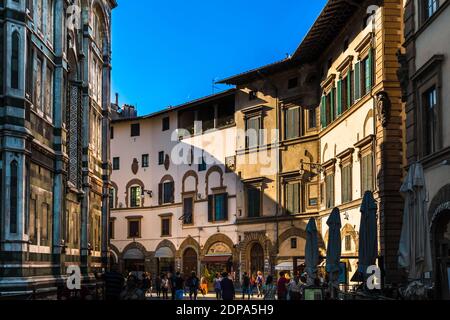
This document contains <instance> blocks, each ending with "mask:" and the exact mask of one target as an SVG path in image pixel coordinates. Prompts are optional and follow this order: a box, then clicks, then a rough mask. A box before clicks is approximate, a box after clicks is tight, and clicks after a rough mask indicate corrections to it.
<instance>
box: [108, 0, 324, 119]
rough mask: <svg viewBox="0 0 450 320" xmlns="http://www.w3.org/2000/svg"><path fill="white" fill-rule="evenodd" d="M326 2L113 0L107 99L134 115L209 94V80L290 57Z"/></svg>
mask: <svg viewBox="0 0 450 320" xmlns="http://www.w3.org/2000/svg"><path fill="white" fill-rule="evenodd" d="M325 2H326V0H278V1H276V0H213V1H212V0H191V1H186V0H171V1H170V0H169V1H164V0H150V1H149V0H118V3H119V6H118V7H117V8H116V9H115V10H114V11H113V28H112V29H113V30H112V32H113V48H112V50H113V61H112V65H113V71H112V77H113V81H112V95H113V96H114V93H115V92H119V94H120V104H123V103H128V104H132V105H135V106H137V108H138V111H139V114H140V115H143V114H148V113H152V112H155V111H158V110H161V109H164V108H166V107H167V106H174V105H177V104H180V103H183V102H186V101H189V100H193V99H196V98H200V97H202V96H206V95H209V94H211V93H212V81H213V79H216V80H218V79H223V78H225V77H228V76H232V75H235V74H238V73H241V72H244V71H247V70H250V69H253V68H256V67H259V66H263V65H265V64H268V63H272V62H275V61H277V60H280V59H283V58H284V57H285V56H286V54H287V53H289V54H292V53H293V52H294V51H295V49H296V48H297V46H298V44H299V43H300V42H301V40H302V39H303V37H304V36H305V34H306V32H307V31H308V30H309V28H310V27H311V25H312V23H313V22H314V21H315V19H316V18H317V16H318V15H319V13H320V11H321V10H322V8H323V6H324V5H325ZM226 88H227V87H226V86H219V88H218V89H216V91H219V90H223V89H226Z"/></svg>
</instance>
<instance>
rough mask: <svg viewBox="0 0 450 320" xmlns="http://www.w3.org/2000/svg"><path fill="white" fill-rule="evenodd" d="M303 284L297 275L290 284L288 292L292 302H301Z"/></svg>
mask: <svg viewBox="0 0 450 320" xmlns="http://www.w3.org/2000/svg"><path fill="white" fill-rule="evenodd" d="M302 287H303V284H302V283H301V281H300V277H299V276H298V275H296V276H295V277H294V278H293V279H291V281H290V282H289V284H288V292H289V298H290V300H301V293H302Z"/></svg>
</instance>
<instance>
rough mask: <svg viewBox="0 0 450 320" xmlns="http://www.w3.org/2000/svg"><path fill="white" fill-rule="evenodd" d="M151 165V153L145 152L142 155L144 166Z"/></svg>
mask: <svg viewBox="0 0 450 320" xmlns="http://www.w3.org/2000/svg"><path fill="white" fill-rule="evenodd" d="M148 166H149V155H148V154H143V155H142V168H148Z"/></svg>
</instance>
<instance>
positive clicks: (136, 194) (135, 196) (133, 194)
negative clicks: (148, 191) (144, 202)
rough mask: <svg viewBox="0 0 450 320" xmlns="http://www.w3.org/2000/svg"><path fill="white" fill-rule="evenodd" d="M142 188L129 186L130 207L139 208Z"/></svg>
mask: <svg viewBox="0 0 450 320" xmlns="http://www.w3.org/2000/svg"><path fill="white" fill-rule="evenodd" d="M141 196H142V189H141V187H139V186H134V187H131V188H130V207H131V208H139V207H140V206H141Z"/></svg>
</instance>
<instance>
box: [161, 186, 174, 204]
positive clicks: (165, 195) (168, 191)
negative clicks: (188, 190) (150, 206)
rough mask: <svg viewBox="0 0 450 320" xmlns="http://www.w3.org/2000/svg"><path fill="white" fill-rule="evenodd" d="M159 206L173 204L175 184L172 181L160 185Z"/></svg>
mask: <svg viewBox="0 0 450 320" xmlns="http://www.w3.org/2000/svg"><path fill="white" fill-rule="evenodd" d="M158 188H159V194H158V196H159V204H160V205H161V204H169V203H174V201H175V196H174V191H175V190H174V189H175V184H174V182H173V181H167V182H163V183H160V184H159V186H158Z"/></svg>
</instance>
